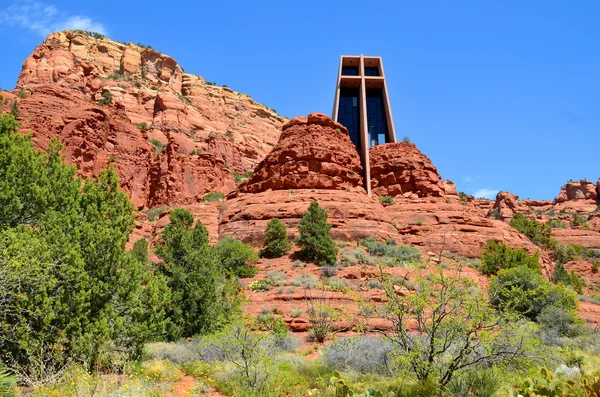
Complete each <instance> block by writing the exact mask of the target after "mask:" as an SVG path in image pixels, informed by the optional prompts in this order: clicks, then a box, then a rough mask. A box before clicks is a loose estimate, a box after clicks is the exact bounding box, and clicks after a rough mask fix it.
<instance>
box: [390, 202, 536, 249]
mask: <svg viewBox="0 0 600 397" xmlns="http://www.w3.org/2000/svg"><path fill="white" fill-rule="evenodd" d="M478 201H479V200H477V201H476V202H474V203H468V204H460V203H457V202H446V200H443V199H439V198H437V199H436V198H429V199H425V198H421V199H413V200H410V199H404V198H398V197H396V199H395V202H394V204H393V205H391V206H388V207H386V208H385V211H386V212H387V213H388V214H389V216H390V217H391V218H392V221H393V222H394V223H395V224H396V227H397V228H398V232H399V234H400V240H398V241H399V242H401V243H402V244H409V245H416V246H421V247H424V248H425V249H427V250H430V251H432V252H434V253H438V254H439V253H440V252H442V250H443V251H444V252H452V253H454V254H457V255H461V256H464V257H469V258H475V257H478V256H479V255H480V254H481V253H482V252H483V250H484V248H485V246H486V244H487V242H488V241H489V240H495V241H502V242H504V243H505V244H507V245H510V246H511V247H524V248H526V249H527V250H528V251H529V252H531V253H534V252H535V251H537V250H539V248H538V247H536V246H535V245H534V244H532V243H531V241H529V239H528V238H527V237H525V236H523V235H521V234H520V233H519V232H517V231H516V230H515V229H514V228H512V227H511V226H509V225H508V224H506V223H505V222H503V221H500V220H496V219H490V218H486V215H487V212H488V210H489V205H486V206H479V205H478ZM486 201H487V200H486ZM490 203H491V202H490Z"/></svg>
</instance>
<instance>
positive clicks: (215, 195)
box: [202, 192, 225, 203]
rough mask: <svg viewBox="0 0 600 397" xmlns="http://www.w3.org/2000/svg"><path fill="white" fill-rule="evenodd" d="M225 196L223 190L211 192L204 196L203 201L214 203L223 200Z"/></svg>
mask: <svg viewBox="0 0 600 397" xmlns="http://www.w3.org/2000/svg"><path fill="white" fill-rule="evenodd" d="M224 198H225V195H224V194H223V193H221V192H210V193H206V194H205V195H204V197H202V201H204V202H205V203H212V202H215V201H221V200H223V199H224Z"/></svg>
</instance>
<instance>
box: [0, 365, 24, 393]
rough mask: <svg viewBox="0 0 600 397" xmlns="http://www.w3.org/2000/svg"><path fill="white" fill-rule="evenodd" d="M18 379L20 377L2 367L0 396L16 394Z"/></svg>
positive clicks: (0, 370) (0, 371)
mask: <svg viewBox="0 0 600 397" xmlns="http://www.w3.org/2000/svg"><path fill="white" fill-rule="evenodd" d="M18 380H19V378H17V377H16V376H14V375H13V374H11V373H10V372H8V371H7V370H5V369H2V368H0V396H5V397H14V396H16V395H17V393H16V386H17V381H18Z"/></svg>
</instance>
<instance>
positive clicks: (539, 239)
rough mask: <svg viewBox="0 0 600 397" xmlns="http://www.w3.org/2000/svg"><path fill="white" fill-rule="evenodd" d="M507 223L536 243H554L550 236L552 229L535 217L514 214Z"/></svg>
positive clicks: (549, 244)
mask: <svg viewBox="0 0 600 397" xmlns="http://www.w3.org/2000/svg"><path fill="white" fill-rule="evenodd" d="M509 224H510V225H511V226H512V227H514V228H515V229H517V230H518V231H519V232H520V233H523V234H524V235H526V236H527V237H528V238H529V239H530V240H531V241H532V242H533V243H534V244H536V245H540V246H549V247H553V246H554V244H556V242H555V241H554V240H553V239H552V237H551V234H552V229H550V227H549V226H548V225H543V224H541V223H539V222H538V221H536V220H535V219H529V218H527V217H525V215H523V214H515V215H514V216H513V217H512V219H511V220H510V222H509Z"/></svg>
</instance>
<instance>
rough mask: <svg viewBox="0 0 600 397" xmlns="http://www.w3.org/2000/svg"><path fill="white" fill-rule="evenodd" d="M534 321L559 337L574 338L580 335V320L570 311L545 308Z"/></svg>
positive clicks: (558, 308)
mask: <svg viewBox="0 0 600 397" xmlns="http://www.w3.org/2000/svg"><path fill="white" fill-rule="evenodd" d="M536 321H537V322H538V323H539V324H540V325H541V326H542V327H544V328H545V329H548V330H552V331H555V332H556V333H557V334H558V335H560V336H567V337H575V336H580V335H581V333H582V329H581V326H582V325H583V324H581V319H580V318H578V317H577V315H575V313H573V312H572V311H567V310H565V309H563V308H560V307H556V306H546V307H545V308H543V309H542V311H541V312H540V314H539V315H538V316H537V318H536ZM583 327H584V328H585V326H583Z"/></svg>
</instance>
